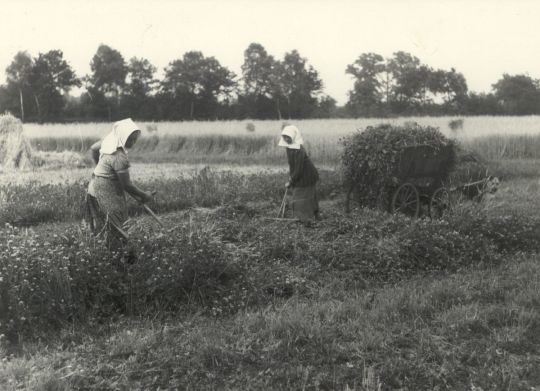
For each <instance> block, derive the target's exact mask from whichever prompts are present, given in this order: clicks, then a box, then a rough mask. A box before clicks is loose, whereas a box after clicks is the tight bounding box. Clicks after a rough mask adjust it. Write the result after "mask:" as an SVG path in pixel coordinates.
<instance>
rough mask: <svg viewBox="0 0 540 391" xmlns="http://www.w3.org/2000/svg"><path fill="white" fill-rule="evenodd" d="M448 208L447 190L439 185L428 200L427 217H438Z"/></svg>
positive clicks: (448, 197)
mask: <svg viewBox="0 0 540 391" xmlns="http://www.w3.org/2000/svg"><path fill="white" fill-rule="evenodd" d="M448 208H450V196H449V194H448V190H446V189H445V188H444V187H439V188H438V189H437V190H435V192H434V193H433V195H432V196H431V198H430V200H429V217H431V218H432V219H440V218H441V217H442V216H443V215H444V213H446V211H447V210H448Z"/></svg>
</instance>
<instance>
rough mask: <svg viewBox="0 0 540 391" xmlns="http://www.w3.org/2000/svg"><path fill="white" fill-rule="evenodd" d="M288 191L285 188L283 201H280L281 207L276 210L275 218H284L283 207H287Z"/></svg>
mask: <svg viewBox="0 0 540 391" xmlns="http://www.w3.org/2000/svg"><path fill="white" fill-rule="evenodd" d="M288 191H289V188H287V187H286V188H285V194H283V200H282V201H281V205H280V207H279V210H278V214H277V218H278V219H282V218H284V217H285V207H286V205H287V193H288Z"/></svg>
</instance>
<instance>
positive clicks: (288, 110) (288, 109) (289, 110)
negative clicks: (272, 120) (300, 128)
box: [287, 95, 291, 119]
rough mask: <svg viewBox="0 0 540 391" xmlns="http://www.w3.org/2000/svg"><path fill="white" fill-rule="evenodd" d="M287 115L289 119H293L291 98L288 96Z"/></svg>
mask: <svg viewBox="0 0 540 391" xmlns="http://www.w3.org/2000/svg"><path fill="white" fill-rule="evenodd" d="M287 114H288V116H289V119H291V98H290V97H289V95H287Z"/></svg>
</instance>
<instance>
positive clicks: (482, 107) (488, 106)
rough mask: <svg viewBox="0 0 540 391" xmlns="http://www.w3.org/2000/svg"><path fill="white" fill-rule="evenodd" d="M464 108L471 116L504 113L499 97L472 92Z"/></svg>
mask: <svg viewBox="0 0 540 391" xmlns="http://www.w3.org/2000/svg"><path fill="white" fill-rule="evenodd" d="M463 107H464V108H465V109H466V114H469V115H498V114H501V113H502V109H501V106H500V105H499V102H498V99H497V97H496V96H495V95H494V94H492V93H489V94H485V93H479V94H477V93H474V92H471V93H469V95H468V96H467V98H466V99H465V103H464V105H463Z"/></svg>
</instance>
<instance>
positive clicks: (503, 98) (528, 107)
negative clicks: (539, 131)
mask: <svg viewBox="0 0 540 391" xmlns="http://www.w3.org/2000/svg"><path fill="white" fill-rule="evenodd" d="M493 90H494V92H495V96H496V97H497V99H498V100H499V102H500V104H501V106H502V108H503V112H504V113H506V114H519V115H524V114H536V113H538V112H539V111H540V110H539V109H540V92H539V89H538V80H533V79H532V78H531V77H529V76H527V75H513V76H512V75H508V74H506V73H505V74H503V77H502V78H501V79H500V80H499V81H497V83H495V84H493Z"/></svg>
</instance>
